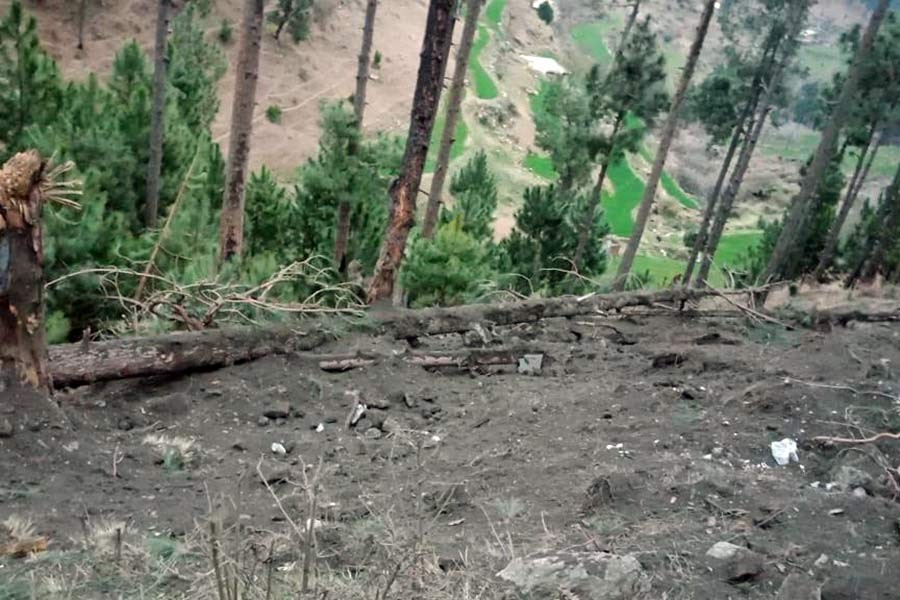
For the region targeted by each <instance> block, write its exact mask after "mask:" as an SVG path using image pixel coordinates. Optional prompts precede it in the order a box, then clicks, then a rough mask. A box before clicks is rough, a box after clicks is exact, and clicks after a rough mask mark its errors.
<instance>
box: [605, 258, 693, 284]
mask: <svg viewBox="0 0 900 600" xmlns="http://www.w3.org/2000/svg"><path fill="white" fill-rule="evenodd" d="M621 262H622V257H621V256H614V257H611V258H610V259H609V261H608V263H607V266H606V273H605V274H604V279H606V278H609V279H610V280H612V279H613V278H615V276H616V272H617V271H618V270H619V265H620V264H621ZM631 272H632V273H633V274H635V275H643V274H644V273H645V272H649V273H650V282H649V285H650V286H651V287H662V286H665V285H668V284H669V283H671V282H672V278H674V277H675V276H676V275H680V274H681V273H683V272H684V261H680V260H675V259H672V258H666V257H665V256H649V255H646V254H638V255H636V256H635V257H634V264H633V265H631Z"/></svg>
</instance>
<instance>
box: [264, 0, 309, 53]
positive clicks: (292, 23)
mask: <svg viewBox="0 0 900 600" xmlns="http://www.w3.org/2000/svg"><path fill="white" fill-rule="evenodd" d="M312 7H313V0H277V2H276V4H275V8H274V9H273V10H271V11H269V14H268V18H269V22H270V23H273V24H274V25H275V27H276V30H275V39H279V37H280V36H281V32H282V30H283V29H284V28H285V27H287V30H288V33H290V34H291V39H293V40H294V43H298V42H302V41H303V40H305V39H306V38H307V37H309V26H310V22H311V21H312Z"/></svg>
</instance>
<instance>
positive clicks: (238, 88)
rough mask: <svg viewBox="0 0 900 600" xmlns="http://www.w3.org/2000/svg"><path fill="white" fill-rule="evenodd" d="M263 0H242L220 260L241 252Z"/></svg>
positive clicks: (257, 77) (227, 259) (231, 257)
mask: <svg viewBox="0 0 900 600" xmlns="http://www.w3.org/2000/svg"><path fill="white" fill-rule="evenodd" d="M262 20H263V0H245V2H244V17H243V21H242V23H241V42H240V48H239V50H238V62H237V72H238V77H237V83H236V84H235V88H234V104H233V107H232V110H231V132H230V134H231V138H230V140H229V144H228V176H227V177H228V179H227V182H226V184H225V197H224V200H223V201H222V225H221V232H220V234H219V235H220V239H219V259H220V260H221V261H222V262H223V263H224V262H227V261H230V260H231V259H233V258H235V257H239V256H240V255H241V251H242V249H243V244H244V184H245V179H246V176H247V173H246V171H247V162H248V160H249V158H250V135H251V133H252V131H253V107H254V106H255V103H256V82H257V80H258V79H259V56H260V53H261V50H262V25H263V24H262Z"/></svg>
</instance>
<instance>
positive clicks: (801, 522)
mask: <svg viewBox="0 0 900 600" xmlns="http://www.w3.org/2000/svg"><path fill="white" fill-rule="evenodd" d="M494 340H496V341H495V342H493V343H494V344H498V343H501V342H502V343H505V344H507V345H512V344H514V343H517V342H519V343H527V344H529V345H531V346H535V347H539V348H540V349H542V350H543V352H544V353H545V361H544V365H543V370H542V373H541V374H540V375H539V376H526V375H520V374H517V373H516V372H515V369H513V368H510V369H503V368H492V369H491V370H480V369H473V370H468V369H454V370H452V371H448V370H441V371H428V370H425V369H423V368H421V367H415V366H412V365H409V364H407V363H405V362H403V361H402V360H400V359H393V360H391V359H389V360H386V361H382V362H381V363H379V364H377V365H375V366H370V367H367V368H364V369H358V370H353V371H349V372H344V373H325V372H323V371H322V370H320V369H319V368H318V364H317V362H316V361H314V360H310V358H309V357H300V356H277V357H270V358H267V359H264V360H259V361H257V362H253V363H250V364H245V365H239V366H234V367H231V368H227V369H223V370H219V371H215V372H209V373H199V374H194V375H191V376H187V377H181V378H177V379H172V380H153V381H124V382H116V383H111V384H105V385H96V386H93V387H84V388H79V389H75V390H71V391H68V392H65V393H61V394H58V395H57V400H58V401H59V403H60V405H61V406H62V407H63V410H64V412H65V414H66V415H67V416H68V419H70V420H71V422H72V424H73V425H74V427H75V430H74V431H64V430H62V429H55V428H52V427H50V426H48V424H47V422H42V421H41V420H40V419H38V418H35V417H34V416H33V415H32V416H31V419H30V420H29V415H28V414H26V412H31V411H22V410H21V408H20V409H19V410H18V411H16V412H15V413H12V414H0V421H2V420H3V419H4V418H6V419H9V420H10V421H12V423H13V424H14V426H15V429H16V431H15V433H14V434H13V436H12V437H10V438H7V439H0V473H2V476H0V521H3V520H7V521H6V523H7V525H8V526H9V525H10V524H11V523H12V524H15V523H18V524H19V529H20V530H21V529H22V528H23V525H22V523H23V522H25V521H28V520H30V522H31V523H32V529H33V531H32V532H30V533H31V534H32V535H38V536H45V537H46V538H47V539H48V540H49V550H48V551H47V552H42V553H39V554H37V555H36V556H35V557H34V558H12V557H3V558H0V597H3V598H57V597H59V598H64V597H66V598H85V599H90V598H215V597H217V596H216V591H215V590H216V584H215V576H214V569H213V567H212V565H213V564H214V562H213V561H212V559H211V556H212V552H213V550H212V548H213V542H211V541H210V539H211V536H210V534H209V532H210V525H209V523H210V522H213V523H215V524H217V525H216V527H219V529H216V531H221V530H222V529H226V531H227V532H226V533H225V534H217V536H216V537H214V538H212V539H214V540H215V544H216V548H217V551H218V556H219V562H221V563H222V565H224V566H222V567H221V568H222V569H223V570H226V571H227V568H229V565H231V564H232V562H231V561H235V563H239V564H240V568H239V570H240V573H241V574H242V576H243V577H245V579H246V582H249V583H246V584H245V585H248V586H250V587H251V588H252V589H250V590H248V591H247V596H246V597H249V598H257V597H258V598H263V597H265V595H264V592H263V591H262V590H263V589H264V588H265V587H266V586H267V584H266V581H267V580H268V578H269V577H271V581H272V584H271V587H272V589H273V590H274V591H273V594H272V597H273V598H287V597H291V598H294V597H297V595H296V592H297V590H298V589H299V585H300V583H299V581H300V578H301V575H300V574H301V573H302V571H303V568H302V555H303V552H302V550H301V549H298V548H303V547H304V546H303V542H302V541H301V540H300V539H299V538H300V536H299V535H298V534H297V531H296V529H300V530H304V531H305V527H306V524H307V522H308V521H307V519H308V516H309V515H310V510H311V509H310V504H309V501H308V500H309V498H308V496H306V495H305V493H304V491H305V490H306V489H307V488H306V487H304V475H305V478H306V484H310V481H311V480H312V479H313V478H314V473H315V471H316V465H317V464H319V461H321V472H320V473H319V476H318V479H317V485H316V489H317V490H318V491H317V494H316V498H315V508H314V510H315V514H316V517H317V518H318V519H319V520H320V521H321V523H319V522H317V523H316V539H317V544H318V545H317V555H318V560H317V561H316V563H315V564H316V565H317V567H318V569H319V572H320V578H319V579H318V580H317V581H318V586H319V589H320V594H322V595H321V596H316V597H323V598H324V597H329V598H362V597H367V598H368V597H374V594H375V593H376V592H377V591H378V590H383V589H384V588H385V587H387V588H390V590H391V595H392V597H396V598H412V597H415V598H470V597H471V598H476V597H481V598H503V597H511V596H504V594H507V593H508V592H509V590H507V589H506V588H505V587H504V585H502V584H501V582H500V581H498V579H497V578H496V577H495V574H496V573H497V572H498V571H499V570H500V569H502V568H503V567H504V566H505V565H506V563H507V562H508V561H509V559H510V558H511V557H512V556H524V555H527V554H529V553H532V552H535V551H539V550H547V549H551V550H559V549H573V548H577V549H579V550H585V551H591V552H599V551H606V552H612V553H617V554H625V553H633V554H634V555H635V556H636V557H637V558H638V559H639V560H640V562H641V564H642V566H643V568H644V569H645V571H646V573H647V574H648V575H649V577H650V578H651V580H652V591H651V592H650V593H649V594H648V595H647V596H646V597H647V598H655V599H658V598H669V599H672V598H684V599H688V598H691V599H698V600H699V599H709V600H713V599H715V600H722V599H726V598H773V597H775V593H776V590H778V588H779V586H780V584H781V582H782V580H783V579H784V578H785V577H786V576H787V575H788V574H790V573H793V572H803V573H807V574H809V575H810V576H812V577H813V578H814V579H815V580H817V581H818V582H819V583H820V584H821V585H822V586H823V589H822V598H823V600H837V599H848V600H849V599H851V598H852V599H855V600H869V599H872V600H874V599H888V598H896V597H897V591H896V590H897V576H896V567H897V564H898V561H900V530H898V527H900V521H898V519H900V505H898V503H897V498H898V494H900V489H898V487H897V481H898V479H900V473H898V472H897V466H898V465H900V442H896V441H890V440H886V441H881V442H878V443H874V444H860V445H850V446H848V445H834V444H828V443H823V442H819V441H814V440H813V438H814V437H815V436H817V435H839V436H849V437H863V436H868V435H871V434H872V433H874V432H879V431H897V430H898V429H900V405H898V395H900V366H898V365H900V326H898V325H897V324H896V323H895V324H859V323H856V324H853V323H851V325H850V326H849V327H847V328H837V329H834V330H833V331H813V330H808V329H799V330H790V331H789V330H785V329H783V328H780V327H778V326H774V325H772V326H769V325H759V324H753V323H748V322H746V321H745V320H744V319H743V318H739V317H735V316H734V315H733V314H724V313H722V312H721V311H719V312H712V313H707V314H706V315H704V316H700V315H694V316H680V315H678V314H673V313H665V312H663V313H660V312H656V313H653V314H648V313H637V312H632V313H629V314H621V315H618V316H609V317H598V318H584V319H573V320H565V319H561V320H548V321H544V322H541V323H539V324H536V325H528V326H519V327H514V328H507V329H505V330H502V331H497V332H494ZM466 343H468V344H472V343H473V339H471V336H469V337H467V338H466V339H465V340H464V339H463V338H462V337H461V336H455V335H449V336H442V337H440V338H434V339H421V340H419V345H418V348H417V349H418V350H425V349H429V348H432V349H458V348H463V347H465V345H466ZM478 343H479V344H481V343H482V342H478ZM407 349H408V344H407V342H405V341H397V340H393V339H384V338H379V337H371V336H368V335H364V334H361V333H360V334H352V335H349V336H345V337H343V338H341V339H340V340H339V341H335V342H332V343H331V344H330V345H329V346H328V347H325V348H322V350H321V351H322V352H323V353H328V352H332V353H342V354H343V353H347V352H354V351H365V352H377V353H379V354H381V355H391V354H394V353H402V352H404V351H405V350H407ZM829 386H835V387H829ZM839 386H849V388H853V390H850V389H849V388H848V387H839ZM353 390H357V391H358V392H359V394H360V398H361V400H362V402H363V403H365V404H367V405H368V406H369V411H368V412H367V414H366V416H365V417H363V419H362V422H360V423H358V424H357V426H356V427H355V428H351V429H347V428H346V427H345V423H346V420H347V417H348V415H349V414H350V413H351V410H352V408H353V406H354V402H355V401H354V399H353V394H352V393H351V394H348V393H347V392H348V391H353ZM864 391H866V392H876V393H864ZM376 407H377V408H376ZM8 409H9V405H8V404H7V407H6V409H5V410H7V412H8ZM265 414H269V415H270V416H272V418H269V417H265V416H264V415H265ZM317 428H318V429H319V431H317ZM366 430H368V432H367V433H366V432H365V431H366ZM785 437H789V438H792V439H795V440H797V441H798V443H799V446H800V449H799V458H800V463H799V464H796V463H792V464H791V465H789V466H786V467H779V466H776V465H775V464H774V462H773V460H772V457H771V454H770V447H769V445H770V443H771V442H772V441H775V440H780V439H782V438H785ZM273 443H278V444H281V445H282V447H283V448H284V450H285V452H286V453H285V454H281V453H280V449H278V448H277V447H276V450H277V452H278V453H276V452H274V451H273ZM166 444H168V446H166ZM179 445H181V448H180V449H178V450H176V449H175V448H176V447H178V446H179ZM188 446H189V447H188ZM853 469H856V471H854V470H853ZM842 471H843V472H844V473H845V474H846V473H855V474H856V476H857V477H856V478H857V479H859V481H856V482H851V483H850V484H849V485H851V486H852V487H854V488H859V489H857V490H856V491H855V492H854V490H853V489H843V488H841V487H840V486H839V485H837V486H831V485H830V483H831V482H833V481H839V482H840V481H844V480H846V477H844V478H843V479H842V476H841V475H840V474H841V472H842ZM114 473H115V474H114ZM260 473H262V475H263V477H265V478H267V479H268V480H269V482H270V489H269V488H267V487H266V486H265V485H264V484H262V483H261V477H260ZM817 482H818V483H817ZM845 483H846V481H845ZM273 494H275V495H277V497H278V499H279V502H280V504H281V505H280V506H279V505H278V504H277V503H276V502H275V499H274V496H273ZM11 517H13V518H12V520H9V519H10V518H11ZM294 526H296V529H295V528H294ZM229 527H230V529H227V528H229ZM117 530H118V533H116V531H117ZM2 531H3V528H2V527H0V532H2ZM0 535H2V534H0ZM117 538H118V541H116V540H117ZM720 541H730V542H732V543H735V544H738V545H742V546H746V547H748V548H750V549H752V550H754V551H755V552H758V553H759V554H760V555H762V556H763V557H764V569H763V571H762V573H760V574H759V575H757V576H754V577H749V578H747V579H746V580H745V581H735V582H728V581H724V580H721V579H719V578H718V576H717V575H716V574H715V572H713V571H712V570H710V569H708V568H707V564H708V563H707V559H706V558H705V557H704V555H705V553H706V551H707V550H708V549H709V548H710V547H711V546H712V545H713V544H715V543H716V542H720ZM2 545H3V539H2V537H0V547H2ZM270 552H271V560H270V561H267V559H268V558H269V556H270ZM223 557H224V558H223ZM392 574H393V577H392ZM388 582H390V583H388ZM254 590H255V591H254ZM322 592H325V593H322ZM326 593H327V596H326ZM4 594H5V595H4ZM254 594H256V595H254ZM560 597H561V598H562V597H564V596H560Z"/></svg>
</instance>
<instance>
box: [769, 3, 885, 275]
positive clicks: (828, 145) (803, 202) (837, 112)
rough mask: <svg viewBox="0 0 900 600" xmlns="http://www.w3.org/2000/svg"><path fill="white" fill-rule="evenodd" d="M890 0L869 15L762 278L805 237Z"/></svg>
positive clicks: (782, 262) (779, 271)
mask: <svg viewBox="0 0 900 600" xmlns="http://www.w3.org/2000/svg"><path fill="white" fill-rule="evenodd" d="M889 3H890V0H879V2H878V5H877V6H876V7H875V10H874V11H873V12H872V15H871V17H870V18H869V23H868V25H867V26H866V31H865V33H864V34H863V38H862V41H861V42H860V45H859V49H858V50H857V52H856V56H855V57H854V59H853V64H852V65H851V66H850V70H849V72H848V73H847V77H846V79H845V80H844V85H843V87H842V88H841V95H840V96H839V97H838V100H837V103H836V104H835V106H834V109H833V110H832V112H831V117H830V118H829V120H828V124H827V125H826V126H825V129H824V130H823V131H822V138H821V140H820V141H819V147H818V148H817V149H816V154H815V156H814V157H813V160H812V164H810V166H809V169H807V171H806V174H805V175H804V177H803V182H802V183H801V185H800V192H799V193H798V194H797V196H796V197H795V198H794V200H793V202H792V203H791V207H790V209H789V211H788V214H787V217H786V218H785V221H784V226H783V227H782V228H781V234H780V235H779V236H778V241H777V242H776V243H775V249H774V250H773V251H772V256H771V257H770V259H769V263H768V265H766V268H765V270H764V271H763V273H762V281H768V280H771V279H773V278H777V277H779V276H780V275H781V274H782V270H783V269H784V267H785V264H786V261H787V259H788V258H789V257H790V256H791V254H792V253H793V250H794V247H795V245H796V241H797V240H798V239H800V238H801V237H802V236H801V235H800V233H801V231H802V230H803V228H804V227H805V224H806V221H807V216H808V213H809V208H810V205H811V203H812V199H813V195H814V194H815V192H816V190H817V189H818V187H819V183H820V181H821V179H822V176H823V174H824V173H825V169H826V167H827V166H828V163H829V161H830V160H831V157H832V154H833V152H834V150H835V148H836V146H837V139H838V135H840V132H841V129H842V128H843V126H844V122H845V121H846V119H847V115H848V113H849V111H850V103H851V102H852V101H853V96H854V94H855V93H856V88H857V87H858V84H859V80H860V77H861V76H862V70H863V63H864V62H865V60H866V59H867V57H868V56H869V54H871V52H872V46H873V45H874V43H875V38H876V36H877V35H878V29H879V28H880V27H881V23H882V21H883V20H884V17H885V14H886V13H887V10H888V4H889Z"/></svg>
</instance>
